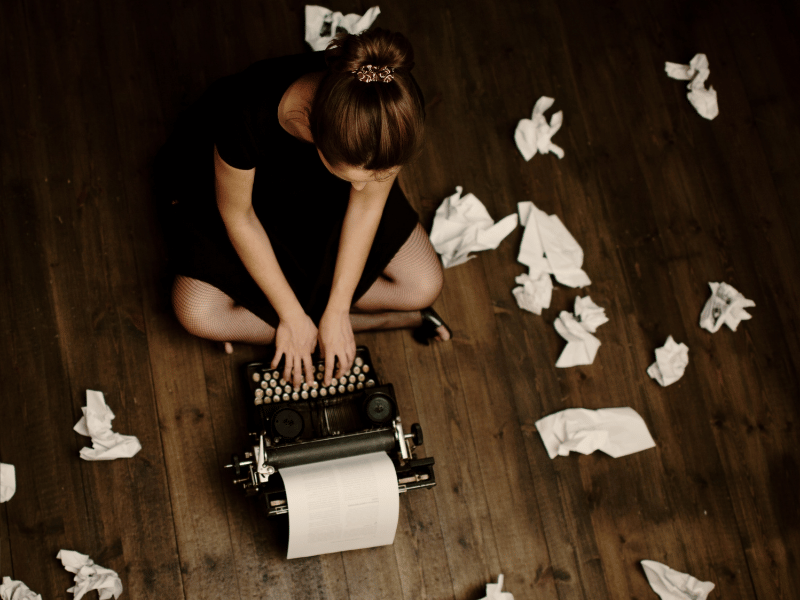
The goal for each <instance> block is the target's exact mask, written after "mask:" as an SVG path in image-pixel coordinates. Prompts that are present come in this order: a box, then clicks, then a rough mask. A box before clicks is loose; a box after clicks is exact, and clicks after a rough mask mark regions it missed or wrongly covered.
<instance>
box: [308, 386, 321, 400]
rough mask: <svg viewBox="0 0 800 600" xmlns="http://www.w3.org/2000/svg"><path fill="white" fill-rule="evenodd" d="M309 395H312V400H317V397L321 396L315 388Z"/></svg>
mask: <svg viewBox="0 0 800 600" xmlns="http://www.w3.org/2000/svg"><path fill="white" fill-rule="evenodd" d="M309 395H310V396H311V397H312V398H316V397H317V396H318V395H319V394H318V393H317V388H314V389H313V390H311V392H310V393H309Z"/></svg>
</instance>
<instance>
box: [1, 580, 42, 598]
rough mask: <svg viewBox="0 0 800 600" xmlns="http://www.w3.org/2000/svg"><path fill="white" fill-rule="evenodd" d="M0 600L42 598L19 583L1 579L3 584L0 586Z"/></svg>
mask: <svg viewBox="0 0 800 600" xmlns="http://www.w3.org/2000/svg"><path fill="white" fill-rule="evenodd" d="M0 600H42V596H41V594H37V593H36V592H33V591H31V589H30V588H29V587H28V586H27V585H25V584H24V583H22V582H21V581H16V580H14V579H11V577H3V583H1V584H0Z"/></svg>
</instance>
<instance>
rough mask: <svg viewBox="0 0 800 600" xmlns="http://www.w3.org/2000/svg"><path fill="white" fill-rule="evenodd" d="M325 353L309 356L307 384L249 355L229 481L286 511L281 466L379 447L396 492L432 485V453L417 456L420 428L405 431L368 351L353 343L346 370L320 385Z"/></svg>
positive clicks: (269, 507) (272, 510) (273, 512)
mask: <svg viewBox="0 0 800 600" xmlns="http://www.w3.org/2000/svg"><path fill="white" fill-rule="evenodd" d="M324 372H325V362H324V360H316V361H315V362H314V383H313V384H311V385H309V384H306V383H304V384H303V386H302V387H301V388H300V389H294V388H293V387H292V385H291V384H290V383H289V382H287V381H285V380H284V379H283V377H282V374H281V370H280V369H272V368H270V365H269V364H266V363H260V362H254V363H249V364H247V365H245V375H246V378H247V388H248V390H249V394H248V397H247V404H248V418H247V422H248V436H249V440H248V444H247V450H246V451H245V452H243V453H242V455H241V456H240V455H234V456H233V458H232V460H231V464H229V465H226V466H225V467H226V468H227V469H230V470H232V471H233V480H234V484H236V485H240V486H242V488H243V490H244V492H245V494H246V495H248V496H256V497H257V499H258V501H259V503H263V505H264V507H265V509H266V512H267V515H268V516H270V517H274V516H277V515H281V514H286V513H288V510H289V508H288V506H287V502H286V491H285V489H284V487H283V482H282V480H281V473H280V472H281V469H283V468H287V467H293V466H297V465H304V464H310V463H317V462H322V461H326V460H333V459H336V458H345V457H349V456H356V455H360V454H368V453H372V452H386V453H387V454H388V455H389V457H390V458H391V459H392V462H393V463H394V466H395V470H396V472H397V488H398V492H399V493H402V492H407V491H409V490H414V489H420V488H429V487H433V486H434V485H436V479H435V477H434V473H433V465H434V459H433V458H416V455H415V453H414V452H415V450H416V447H417V446H421V445H422V428H421V427H420V426H419V424H418V423H415V424H413V425H412V426H411V433H404V431H403V426H402V422H401V420H400V415H399V414H398V410H397V402H396V400H395V395H394V388H393V387H392V385H391V384H390V383H383V382H381V380H380V379H379V377H378V374H377V373H376V372H375V367H374V365H373V363H372V360H371V358H370V354H369V350H368V349H367V348H366V347H365V346H359V347H358V348H357V349H356V358H355V361H354V364H353V366H352V367H351V369H350V370H349V371H348V372H347V373H345V374H344V375H343V376H342V377H341V378H338V379H337V378H334V379H333V381H332V382H331V384H330V385H329V386H324V385H323V379H324Z"/></svg>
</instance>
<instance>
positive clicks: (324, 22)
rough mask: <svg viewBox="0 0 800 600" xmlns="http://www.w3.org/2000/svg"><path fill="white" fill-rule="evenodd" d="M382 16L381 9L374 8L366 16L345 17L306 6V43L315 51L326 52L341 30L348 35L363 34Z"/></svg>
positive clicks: (326, 10)
mask: <svg viewBox="0 0 800 600" xmlns="http://www.w3.org/2000/svg"><path fill="white" fill-rule="evenodd" d="M379 14H381V9H380V8H378V7H377V6H373V7H372V8H370V9H369V10H368V11H367V12H365V13H364V16H361V15H357V14H354V13H351V14H349V15H343V14H342V13H340V12H333V11H332V10H329V9H327V8H325V7H324V6H311V5H307V6H306V42H307V43H308V45H309V46H311V47H312V48H313V49H314V50H325V48H326V47H327V45H328V43H329V42H330V41H331V40H332V39H333V38H334V37H335V36H336V34H337V33H338V32H339V31H340V30H345V31H347V32H348V33H353V34H356V33H361V32H362V31H364V30H366V29H368V28H369V26H370V25H372V23H373V22H374V21H375V19H377V18H378V15H379Z"/></svg>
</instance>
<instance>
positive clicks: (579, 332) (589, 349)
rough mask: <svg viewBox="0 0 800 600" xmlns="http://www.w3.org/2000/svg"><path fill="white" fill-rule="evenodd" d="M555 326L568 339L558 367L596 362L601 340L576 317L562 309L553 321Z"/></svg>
mask: <svg viewBox="0 0 800 600" xmlns="http://www.w3.org/2000/svg"><path fill="white" fill-rule="evenodd" d="M553 327H555V328H556V331H557V332H558V334H559V335H560V336H561V337H562V338H564V339H565V340H567V345H566V346H565V347H564V350H562V351H561V355H560V356H559V357H558V360H557V361H556V367H558V368H559V369H566V368H568V367H577V366H579V365H590V364H592V363H593V362H594V358H595V356H597V350H598V349H599V348H600V340H598V339H597V338H596V337H594V336H593V335H592V334H591V333H589V332H588V331H587V330H586V329H584V328H583V327H582V326H581V324H580V323H578V321H576V320H575V317H573V316H572V315H571V314H570V313H568V312H567V311H565V310H562V311H561V314H559V315H558V317H556V320H555V321H554V322H553Z"/></svg>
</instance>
